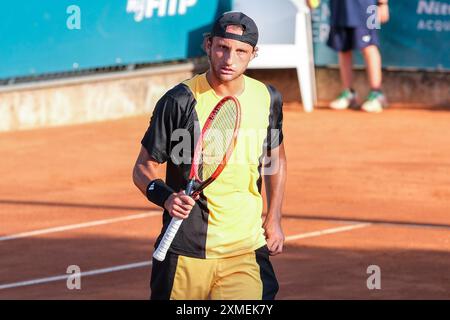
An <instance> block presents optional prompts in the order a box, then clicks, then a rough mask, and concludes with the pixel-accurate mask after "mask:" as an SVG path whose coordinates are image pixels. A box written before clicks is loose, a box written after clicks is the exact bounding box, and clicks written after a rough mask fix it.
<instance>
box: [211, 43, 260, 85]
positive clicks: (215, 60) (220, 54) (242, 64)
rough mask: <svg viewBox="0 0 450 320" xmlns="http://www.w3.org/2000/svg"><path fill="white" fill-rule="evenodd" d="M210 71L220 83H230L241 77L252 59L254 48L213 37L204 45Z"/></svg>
mask: <svg viewBox="0 0 450 320" xmlns="http://www.w3.org/2000/svg"><path fill="white" fill-rule="evenodd" d="M206 50H207V52H208V55H209V60H210V64H211V71H212V72H214V75H215V76H216V78H218V79H219V80H221V81H222V82H228V81H232V80H234V79H236V78H238V77H239V76H241V75H242V74H243V73H244V72H245V70H246V69H247V66H248V64H249V62H250V61H251V60H252V59H253V58H254V56H255V54H254V52H255V50H254V48H253V47H252V46H251V45H249V44H247V43H244V42H241V41H238V40H233V39H226V38H221V37H213V38H212V39H211V40H209V41H207V43H206Z"/></svg>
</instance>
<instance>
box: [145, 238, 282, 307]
mask: <svg viewBox="0 0 450 320" xmlns="http://www.w3.org/2000/svg"><path fill="white" fill-rule="evenodd" d="M150 287H151V299H152V300H168V299H171V300H205V299H213V300H273V299H275V295H276V294H277V292H278V281H277V279H276V277H275V273H274V271H273V267H272V264H271V263H270V261H269V251H268V249H267V247H266V246H264V247H261V248H259V249H257V250H255V251H254V252H250V253H248V254H244V255H240V256H236V257H230V258H221V259H198V258H191V257H186V256H181V255H177V254H168V255H167V257H166V259H165V260H164V261H162V262H159V261H157V260H155V259H153V267H152V276H151V282H150Z"/></svg>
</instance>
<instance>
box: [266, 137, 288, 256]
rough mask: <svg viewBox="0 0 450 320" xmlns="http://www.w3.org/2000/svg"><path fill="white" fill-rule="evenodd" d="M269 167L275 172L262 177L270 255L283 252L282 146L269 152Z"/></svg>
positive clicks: (284, 175) (283, 175) (283, 157)
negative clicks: (264, 190) (265, 199)
mask: <svg viewBox="0 0 450 320" xmlns="http://www.w3.org/2000/svg"><path fill="white" fill-rule="evenodd" d="M270 153H271V155H270V161H271V163H270V166H271V168H272V169H274V168H275V169H274V171H275V172H270V174H267V175H264V183H265V188H266V196H267V216H266V219H265V221H264V224H263V228H264V230H265V236H266V241H267V247H268V248H269V251H270V255H277V254H280V253H281V252H282V251H283V244H284V239H285V237H284V233H283V229H282V227H281V206H282V202H283V195H284V189H285V185H286V174H287V161H286V154H285V151H284V144H283V143H281V144H280V145H279V146H278V147H276V148H274V149H272V150H271V151H270Z"/></svg>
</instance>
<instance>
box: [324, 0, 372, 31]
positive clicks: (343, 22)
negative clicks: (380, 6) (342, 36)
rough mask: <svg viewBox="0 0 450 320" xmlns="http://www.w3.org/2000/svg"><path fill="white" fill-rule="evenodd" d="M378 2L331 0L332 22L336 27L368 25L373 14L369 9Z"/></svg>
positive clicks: (367, 0) (370, 0)
mask: <svg viewBox="0 0 450 320" xmlns="http://www.w3.org/2000/svg"><path fill="white" fill-rule="evenodd" d="M376 4H377V1H376V0H331V1H330V9H331V18H330V24H331V26H334V27H352V28H356V27H366V26H367V20H368V19H369V18H370V16H371V15H372V14H373V12H372V11H371V10H368V9H369V7H370V6H374V5H376Z"/></svg>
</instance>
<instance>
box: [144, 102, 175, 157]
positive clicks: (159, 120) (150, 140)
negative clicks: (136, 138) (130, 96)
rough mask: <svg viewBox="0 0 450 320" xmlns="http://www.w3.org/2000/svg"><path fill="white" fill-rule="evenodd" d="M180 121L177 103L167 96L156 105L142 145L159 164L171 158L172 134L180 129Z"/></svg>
mask: <svg viewBox="0 0 450 320" xmlns="http://www.w3.org/2000/svg"><path fill="white" fill-rule="evenodd" d="M179 121H180V114H179V107H178V103H177V101H176V100H175V99H174V98H173V97H172V96H170V95H168V94H165V95H164V96H163V97H162V98H161V99H160V100H159V101H158V102H157V104H156V106H155V109H154V110H153V115H152V117H151V120H150V125H149V127H148V129H147V132H146V133H145V135H144V137H143V138H142V141H141V144H142V146H143V147H144V148H145V149H147V152H148V153H149V155H150V156H151V157H152V158H153V159H154V160H156V161H157V162H159V163H164V162H166V161H167V160H168V159H169V158H170V145H171V141H170V139H171V136H172V132H173V131H174V130H175V129H177V128H178V126H179Z"/></svg>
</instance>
